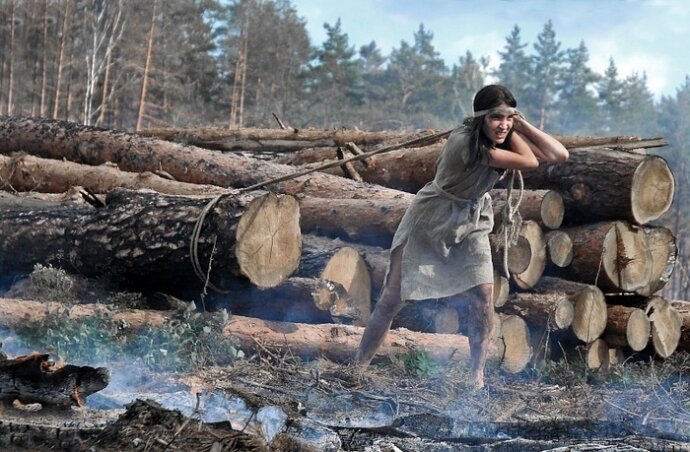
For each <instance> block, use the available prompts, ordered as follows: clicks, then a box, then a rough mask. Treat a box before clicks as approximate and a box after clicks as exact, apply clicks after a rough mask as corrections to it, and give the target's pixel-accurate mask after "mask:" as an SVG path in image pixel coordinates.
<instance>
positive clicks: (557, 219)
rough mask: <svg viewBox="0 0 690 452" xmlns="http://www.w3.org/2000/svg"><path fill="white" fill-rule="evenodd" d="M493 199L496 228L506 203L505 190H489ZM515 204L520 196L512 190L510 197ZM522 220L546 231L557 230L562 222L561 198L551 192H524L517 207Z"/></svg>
mask: <svg viewBox="0 0 690 452" xmlns="http://www.w3.org/2000/svg"><path fill="white" fill-rule="evenodd" d="M490 193H491V197H492V198H493V199H494V220H495V221H494V222H495V225H496V226H498V225H499V224H500V223H501V222H502V221H503V209H504V206H505V204H506V201H507V196H508V191H507V190H498V189H494V190H491V192H490ZM511 196H512V197H513V200H512V201H511V202H513V203H514V202H515V200H516V199H517V197H518V196H520V194H519V193H518V191H517V190H513V193H512V195H511ZM518 210H519V212H520V216H521V217H522V219H523V220H533V221H536V222H537V223H539V225H540V226H542V227H544V228H547V229H557V228H559V227H560V226H561V222H562V221H563V213H564V208H563V197H562V196H561V195H560V193H558V192H556V191H553V190H525V191H523V192H522V199H521V201H520V205H519V207H518Z"/></svg>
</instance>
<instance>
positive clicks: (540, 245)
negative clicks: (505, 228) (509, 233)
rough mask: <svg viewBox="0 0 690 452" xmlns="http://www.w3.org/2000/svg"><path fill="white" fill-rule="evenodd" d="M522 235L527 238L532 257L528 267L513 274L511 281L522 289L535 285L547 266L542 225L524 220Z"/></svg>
mask: <svg viewBox="0 0 690 452" xmlns="http://www.w3.org/2000/svg"><path fill="white" fill-rule="evenodd" d="M520 236H521V237H524V238H526V239H527V241H528V242H529V248H530V251H531V252H530V259H529V264H528V265H527V268H526V269H525V270H524V271H522V272H520V273H513V274H511V281H512V282H513V284H515V285H516V286H517V287H519V288H520V289H529V288H530V287H533V286H534V285H535V284H536V283H537V281H539V278H541V276H542V274H543V273H544V268H545V267H546V245H545V243H544V234H543V233H542V230H541V227H539V225H538V224H537V223H536V222H534V221H524V222H523V223H522V228H521V230H520Z"/></svg>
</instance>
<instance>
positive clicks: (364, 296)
mask: <svg viewBox="0 0 690 452" xmlns="http://www.w3.org/2000/svg"><path fill="white" fill-rule="evenodd" d="M387 259H388V253H387V252H386V251H385V250H383V249H381V248H375V247H367V246H364V245H357V244H349V243H345V242H342V241H340V240H333V239H328V238H326V237H318V236H315V235H312V234H307V235H305V236H304V241H303V248H302V257H301V260H300V265H299V268H298V270H297V275H298V276H301V277H309V278H318V279H323V280H328V281H333V282H336V283H339V284H341V285H342V286H343V287H344V289H345V291H346V292H347V293H348V295H349V302H350V303H351V304H350V305H345V302H346V301H348V300H347V299H343V300H342V302H341V303H340V304H339V305H338V308H339V309H340V310H344V311H348V312H351V313H354V312H357V313H359V314H358V316H357V317H356V319H355V321H354V324H355V325H358V326H364V325H366V322H367V320H368V319H369V315H370V313H371V302H372V300H371V298H372V297H371V294H372V292H374V291H375V290H377V289H379V288H380V287H381V285H382V284H383V278H384V276H385V272H386V268H387V265H388V262H387ZM372 273H373V275H372ZM372 276H373V277H372ZM374 293H376V292H374ZM350 318H352V314H350Z"/></svg>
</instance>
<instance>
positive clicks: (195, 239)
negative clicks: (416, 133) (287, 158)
mask: <svg viewBox="0 0 690 452" xmlns="http://www.w3.org/2000/svg"><path fill="white" fill-rule="evenodd" d="M453 130H455V129H450V130H446V131H444V132H437V133H434V134H431V135H426V136H423V137H419V138H414V139H412V140H409V141H405V142H403V143H399V144H393V145H390V146H384V147H382V148H381V149H376V150H373V151H369V152H364V153H362V154H359V155H355V156H353V157H349V158H346V159H343V160H332V161H330V162H328V163H324V164H322V165H318V166H315V167H311V168H308V169H304V170H300V171H295V172H294V173H291V174H287V175H284V176H279V177H276V178H273V179H269V180H266V181H263V182H259V183H256V184H254V185H250V186H248V187H242V188H239V189H236V188H232V189H227V190H225V191H223V192H221V193H220V194H219V195H217V196H216V197H214V198H213V199H211V201H209V202H208V204H206V206H205V207H204V208H203V210H202V211H201V213H200V214H199V217H197V219H196V223H195V224H194V229H193V231H192V236H191V238H190V242H189V258H190V260H191V261H192V268H193V269H194V274H195V275H196V276H197V277H198V278H199V279H200V280H201V282H203V283H204V284H205V285H207V286H208V287H209V288H211V289H212V290H214V291H216V292H218V293H222V294H226V293H229V291H227V290H223V289H220V288H218V287H216V286H215V285H214V284H213V283H212V282H211V281H210V273H211V268H210V267H211V266H210V261H209V268H208V271H207V272H204V270H203V269H202V267H201V263H200V262H199V237H200V235H201V228H202V226H203V224H204V220H205V219H206V217H207V216H208V214H209V212H210V211H211V209H213V208H214V207H215V206H216V204H218V202H219V201H220V200H221V199H223V198H224V197H225V196H228V195H237V194H240V193H244V192H248V191H252V190H256V189H258V188H261V187H263V186H265V185H269V184H275V183H277V182H284V181H286V180H290V179H294V178H297V177H300V176H304V175H306V174H310V173H314V172H316V171H321V170H323V169H328V168H333V167H336V166H341V165H344V164H345V163H349V162H354V161H357V160H366V159H368V158H369V157H372V156H374V155H377V154H383V153H384V152H390V151H395V150H397V149H401V148H405V147H409V146H425V145H427V144H430V143H432V142H434V141H437V140H439V139H441V138H445V137H447V136H448V135H450V133H451V132H452V131H453Z"/></svg>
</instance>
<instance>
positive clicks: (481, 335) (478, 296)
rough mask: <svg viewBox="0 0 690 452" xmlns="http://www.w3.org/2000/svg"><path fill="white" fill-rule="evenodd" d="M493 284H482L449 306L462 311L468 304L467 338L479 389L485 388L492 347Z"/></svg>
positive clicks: (456, 297) (471, 365) (473, 372)
mask: <svg viewBox="0 0 690 452" xmlns="http://www.w3.org/2000/svg"><path fill="white" fill-rule="evenodd" d="M493 289H494V285H493V284H481V285H479V286H476V287H473V288H472V289H470V290H469V291H468V292H466V293H463V294H461V295H458V296H455V297H452V299H451V300H449V302H448V304H449V305H450V306H453V307H454V308H455V309H456V310H459V314H460V315H461V316H462V315H463V312H462V311H460V309H461V305H462V304H463V303H467V319H466V325H467V337H468V338H469V340H470V372H471V375H472V379H473V380H474V384H475V386H476V387H477V388H483V387H484V367H485V366H486V359H487V357H488V354H489V346H490V345H491V334H492V331H493V326H494V302H493V292H494V290H493Z"/></svg>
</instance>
